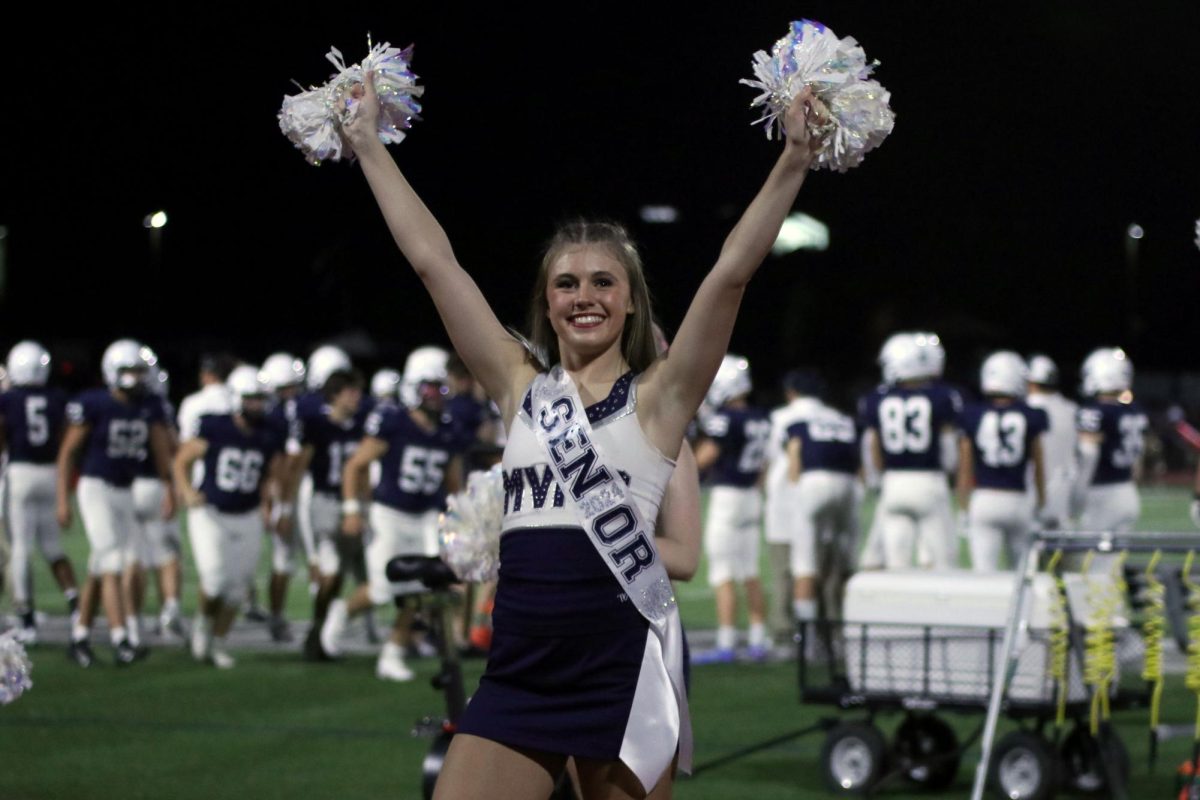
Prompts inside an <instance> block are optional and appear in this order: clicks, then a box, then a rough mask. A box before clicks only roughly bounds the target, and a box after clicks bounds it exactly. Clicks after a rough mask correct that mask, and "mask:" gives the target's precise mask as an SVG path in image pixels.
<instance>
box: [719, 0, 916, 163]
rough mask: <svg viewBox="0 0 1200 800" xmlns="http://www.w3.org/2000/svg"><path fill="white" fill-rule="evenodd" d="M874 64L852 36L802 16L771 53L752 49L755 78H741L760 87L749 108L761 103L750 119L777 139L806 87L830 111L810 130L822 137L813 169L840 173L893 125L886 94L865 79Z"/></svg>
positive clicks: (870, 148)
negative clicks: (759, 111) (756, 115)
mask: <svg viewBox="0 0 1200 800" xmlns="http://www.w3.org/2000/svg"><path fill="white" fill-rule="evenodd" d="M878 64H879V62H878V61H871V62H868V61H867V56H866V53H864V52H863V49H862V48H861V47H859V45H858V42H856V41H855V40H854V39H853V38H852V37H850V36H847V37H846V38H845V39H839V38H838V37H837V36H836V35H835V34H834V33H833V31H831V30H829V29H828V28H826V27H825V26H824V25H822V24H821V23H819V22H813V21H812V20H807V19H802V20H800V21H798V22H793V23H792V28H791V31H790V32H789V33H788V35H787V36H785V37H783V38H782V39H780V40H779V41H778V42H776V43H775V47H774V48H772V50H771V54H770V55H768V54H767V53H766V52H765V51H762V50H759V51H758V52H757V53H755V54H754V77H755V79H754V80H748V79H744V80H742V81H741V82H742V83H744V84H746V85H747V86H752V87H754V88H755V89H759V90H760V91H761V92H762V94H760V95H759V96H758V97H756V98H754V100H753V101H752V102H751V103H750V107H751V108H754V107H756V106H763V115H762V116H761V117H759V118H758V119H757V120H755V121H754V124H758V123H759V122H763V123H765V125H764V127H765V128H766V132H767V138H768V139H773V138H774V137H775V136H776V135H778V136H780V137H781V138H782V136H783V119H784V115H785V114H787V110H788V107H789V106H791V104H792V99H793V98H794V97H795V96H796V95H797V94H799V93H800V90H801V89H803V88H804V87H805V86H811V87H812V88H813V93H814V94H815V95H816V97H817V99H819V100H820V101H821V102H822V103H824V104H825V106H826V107H827V108H828V109H829V113H830V120H829V123H828V124H827V125H825V126H823V127H822V128H821V129H820V130H816V129H814V130H813V131H812V133H813V134H814V135H816V136H818V137H819V138H821V139H822V140H824V142H825V147H824V149H822V150H821V152H820V153H819V154H818V155H817V157H816V160H815V161H814V162H813V169H831V170H835V171H837V172H845V171H846V170H848V169H850V168H851V167H857V166H858V165H859V164H861V163H862V160H863V157H864V156H865V155H866V154H867V153H868V152H870V151H871V150H874V149H875V148H876V147H878V146H879V145H880V144H882V143H883V140H884V139H886V138H887V135H888V134H889V133H891V132H892V127H893V126H894V125H895V121H896V115H895V114H894V113H892V109H891V108H889V107H888V100H889V99H890V98H891V94H890V93H889V92H888V91H887V89H884V88H883V87H882V86H880V85H879V82H878V81H876V80H873V79H871V78H870V75H871V72H872V71H873V70H874V69H875V67H876V66H877V65H878Z"/></svg>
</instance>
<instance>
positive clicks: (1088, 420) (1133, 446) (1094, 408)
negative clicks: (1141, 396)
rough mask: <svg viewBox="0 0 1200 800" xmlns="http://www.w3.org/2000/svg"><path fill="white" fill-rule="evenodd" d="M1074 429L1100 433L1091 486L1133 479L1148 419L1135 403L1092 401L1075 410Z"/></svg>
mask: <svg viewBox="0 0 1200 800" xmlns="http://www.w3.org/2000/svg"><path fill="white" fill-rule="evenodd" d="M1075 427H1076V428H1077V429H1078V430H1079V431H1080V432H1086V433H1099V434H1103V436H1104V441H1102V442H1101V443H1100V460H1099V462H1097V464H1096V473H1095V475H1094V476H1093V477H1092V485H1093V486H1103V485H1105V484H1110V483H1126V482H1128V481H1131V480H1133V468H1134V467H1135V466H1136V465H1137V463H1138V462H1139V461H1140V460H1141V458H1142V450H1143V449H1144V448H1145V436H1146V429H1147V427H1149V420H1148V419H1147V418H1146V413H1145V412H1144V411H1142V407H1141V406H1140V405H1138V404H1137V403H1117V402H1097V401H1093V402H1091V403H1089V404H1087V405H1085V406H1083V407H1081V408H1080V409H1079V413H1078V415H1077V417H1076V425H1075Z"/></svg>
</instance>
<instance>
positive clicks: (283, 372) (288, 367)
mask: <svg viewBox="0 0 1200 800" xmlns="http://www.w3.org/2000/svg"><path fill="white" fill-rule="evenodd" d="M314 355H316V354H315V353H314ZM259 372H260V373H261V374H262V379H263V380H264V381H265V382H266V384H267V388H268V389H270V390H271V391H272V392H278V391H279V390H280V389H284V388H286V387H288V386H296V385H297V384H303V383H304V377H305V375H307V373H308V370H306V369H305V367H304V362H303V361H301V360H300V359H298V358H296V357H295V356H294V355H292V354H291V353H273V354H271V355H269V356H267V360H266V361H264V362H263V365H262V369H261V370H259Z"/></svg>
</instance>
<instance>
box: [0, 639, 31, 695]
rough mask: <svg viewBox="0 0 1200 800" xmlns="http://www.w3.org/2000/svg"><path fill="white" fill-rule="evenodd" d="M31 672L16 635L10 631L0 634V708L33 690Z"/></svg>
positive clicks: (27, 659) (23, 649)
mask: <svg viewBox="0 0 1200 800" xmlns="http://www.w3.org/2000/svg"><path fill="white" fill-rule="evenodd" d="M32 670H33V665H32V664H30V663H29V656H28V655H26V653H25V648H24V647H23V646H22V645H21V643H20V642H18V641H17V639H16V635H15V634H14V633H13V632H12V631H9V632H8V633H2V634H0V706H4V705H8V704H9V703H11V702H13V701H14V700H16V699H17V698H18V697H20V696H21V694H22V693H24V692H25V690H27V689H31V688H33V681H32V680H31V679H30V677H29V673H30V672H31V671H32Z"/></svg>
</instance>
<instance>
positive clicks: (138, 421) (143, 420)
mask: <svg viewBox="0 0 1200 800" xmlns="http://www.w3.org/2000/svg"><path fill="white" fill-rule="evenodd" d="M67 420H68V421H69V422H71V423H73V424H76V425H87V426H89V428H90V431H89V432H88V437H87V441H86V442H85V444H84V453H83V463H82V464H81V465H80V473H81V474H83V475H86V476H88V477H91V478H100V479H101V480H103V481H105V482H106V483H109V484H111V485H113V486H119V487H128V486H130V485H131V484H132V483H133V479H134V477H135V476H136V475H137V470H138V465H139V464H140V463H141V462H142V461H143V460H145V459H147V458H152V457H153V456H152V455H151V453H150V426H151V425H154V424H155V423H158V424H165V422H166V420H165V419H164V418H163V407H162V403H161V402H160V400H159V398H157V397H153V396H150V397H143V398H141V399H139V400H135V401H133V402H131V403H128V404H126V403H122V402H121V401H120V400H118V399H117V398H115V397H113V395H112V393H111V392H109V391H107V390H106V389H91V390H89V391H86V392H84V393H83V394H81V395H79V397H77V398H75V399H74V400H72V401H71V402H70V403H68V404H67Z"/></svg>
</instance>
